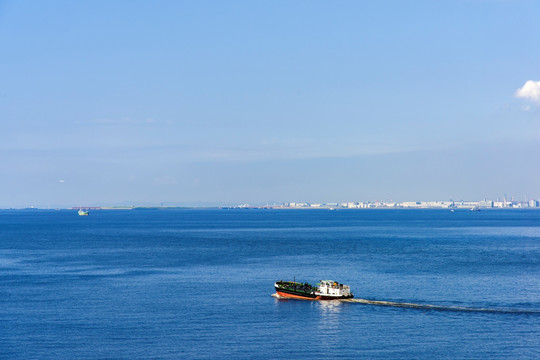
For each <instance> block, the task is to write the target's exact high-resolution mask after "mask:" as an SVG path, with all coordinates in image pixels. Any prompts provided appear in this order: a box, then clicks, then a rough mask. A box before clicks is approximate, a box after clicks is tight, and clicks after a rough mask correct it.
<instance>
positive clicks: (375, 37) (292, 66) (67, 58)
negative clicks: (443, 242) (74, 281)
mask: <svg viewBox="0 0 540 360" xmlns="http://www.w3.org/2000/svg"><path fill="white" fill-rule="evenodd" d="M539 15H540V2H539V1H534V0H530V1H527V0H446V1H442V0H441V1H434V0H428V1H398V0H396V1H386V0H382V1H346V0H344V1H338V2H335V1H316V0H315V1H314V0H309V1H307V0H306V1H234V0H231V1H160V0H157V1H123V0H117V1H100V0H96V1H60V0H48V1H38V0H35V1H30V0H20V1H5V0H0V44H1V46H0V208H10V207H14V208H18V207H29V206H36V207H71V206H100V205H160V204H163V205H169V206H171V205H176V206H213V205H236V204H244V203H248V204H252V205H261V204H267V203H270V204H271V203H282V202H289V201H290V202H341V201H375V200H389V201H390V200H391V201H418V200H448V199H454V200H481V199H484V198H487V199H492V200H496V199H497V198H501V199H502V197H503V196H504V195H505V194H506V195H507V197H508V198H511V197H515V199H516V200H525V199H540V166H539V160H538V159H539V158H540V156H539V155H540V26H538V23H539V22H538V19H539Z"/></svg>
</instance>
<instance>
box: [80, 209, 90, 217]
mask: <svg viewBox="0 0 540 360" xmlns="http://www.w3.org/2000/svg"><path fill="white" fill-rule="evenodd" d="M88 214H89V212H88V211H87V210H83V209H79V216H88Z"/></svg>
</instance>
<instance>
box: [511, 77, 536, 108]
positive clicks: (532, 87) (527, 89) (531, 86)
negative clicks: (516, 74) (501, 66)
mask: <svg viewBox="0 0 540 360" xmlns="http://www.w3.org/2000/svg"><path fill="white" fill-rule="evenodd" d="M516 97H517V98H523V99H527V100H531V101H534V102H537V103H540V81H533V80H529V81H527V82H526V83H525V85H523V87H521V88H519V89H517V91H516Z"/></svg>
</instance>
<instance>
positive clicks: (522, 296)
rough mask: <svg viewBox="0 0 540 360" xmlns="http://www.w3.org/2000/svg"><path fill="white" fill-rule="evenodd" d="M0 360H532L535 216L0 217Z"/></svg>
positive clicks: (233, 212)
mask: <svg viewBox="0 0 540 360" xmlns="http://www.w3.org/2000/svg"><path fill="white" fill-rule="evenodd" d="M322 279H324V280H335V281H338V282H340V283H345V284H348V285H350V286H351V289H352V291H353V293H354V296H355V300H354V301H349V302H345V301H339V300H333V301H307V300H283V299H278V298H275V297H273V296H272V294H274V292H275V290H274V282H275V281H278V280H296V281H299V282H309V283H313V284H316V283H317V282H319V281H320V280H322ZM0 359H540V210H534V209H529V210H527V209H522V210H516V209H511V210H504V209H501V210H482V211H474V212H472V211H469V210H459V209H458V210H455V211H454V212H452V211H450V210H405V209H401V210H389V209H372V210H367V209H366V210H340V209H338V210H335V211H330V210H323V209H318V210H291V209H284V210H277V209H168V210H163V209H157V210H152V209H144V210H137V209H135V210H94V211H90V215H89V216H78V215H77V211H75V210H1V211H0Z"/></svg>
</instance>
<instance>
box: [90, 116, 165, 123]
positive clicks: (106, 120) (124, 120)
mask: <svg viewBox="0 0 540 360" xmlns="http://www.w3.org/2000/svg"><path fill="white" fill-rule="evenodd" d="M90 123H94V124H112V125H129V124H172V122H171V121H160V120H156V119H153V118H147V119H133V118H129V117H126V118H121V119H111V118H98V119H92V120H90Z"/></svg>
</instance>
